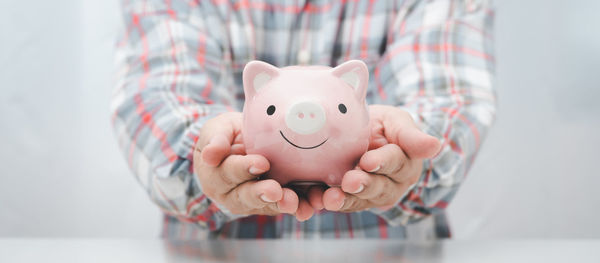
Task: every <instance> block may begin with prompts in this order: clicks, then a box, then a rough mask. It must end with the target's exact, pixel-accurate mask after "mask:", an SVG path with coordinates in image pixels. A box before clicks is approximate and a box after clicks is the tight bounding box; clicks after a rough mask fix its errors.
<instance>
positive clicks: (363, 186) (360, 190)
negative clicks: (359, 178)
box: [351, 184, 365, 194]
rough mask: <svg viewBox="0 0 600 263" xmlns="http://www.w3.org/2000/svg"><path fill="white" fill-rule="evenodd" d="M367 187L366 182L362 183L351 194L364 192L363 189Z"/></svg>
mask: <svg viewBox="0 0 600 263" xmlns="http://www.w3.org/2000/svg"><path fill="white" fill-rule="evenodd" d="M364 189H365V185H364V184H360V186H359V187H358V189H357V190H356V191H354V192H352V193H351V194H358V193H360V192H362V190H364Z"/></svg>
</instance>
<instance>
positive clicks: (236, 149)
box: [231, 133, 246, 155]
mask: <svg viewBox="0 0 600 263" xmlns="http://www.w3.org/2000/svg"><path fill="white" fill-rule="evenodd" d="M231 154H238V155H246V147H245V146H244V141H243V139H242V134H241V133H239V134H238V135H237V136H235V139H234V140H233V144H232V145H231Z"/></svg>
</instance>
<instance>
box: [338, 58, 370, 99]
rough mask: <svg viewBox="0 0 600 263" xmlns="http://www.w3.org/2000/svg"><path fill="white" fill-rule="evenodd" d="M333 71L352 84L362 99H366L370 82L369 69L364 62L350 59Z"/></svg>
mask: <svg viewBox="0 0 600 263" xmlns="http://www.w3.org/2000/svg"><path fill="white" fill-rule="evenodd" d="M331 73H332V74H333V75H334V76H336V77H338V78H340V79H341V80H342V81H344V82H346V83H347V84H348V85H350V87H352V88H353V89H354V93H355V94H356V96H357V97H358V98H359V99H360V100H364V99H365V96H366V95H367V85H368V84H369V69H368V68H367V65H366V64H365V63H364V62H362V61H360V60H350V61H348V62H345V63H343V64H341V65H338V66H337V67H335V68H333V69H331Z"/></svg>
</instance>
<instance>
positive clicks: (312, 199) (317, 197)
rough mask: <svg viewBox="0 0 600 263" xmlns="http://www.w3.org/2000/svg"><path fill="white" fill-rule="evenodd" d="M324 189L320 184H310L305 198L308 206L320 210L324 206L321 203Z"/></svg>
mask: <svg viewBox="0 0 600 263" xmlns="http://www.w3.org/2000/svg"><path fill="white" fill-rule="evenodd" d="M324 192H325V190H324V189H323V188H322V187H320V186H311V187H310V188H309V189H308V193H307V195H306V196H307V199H308V203H309V204H310V206H312V207H313V208H314V209H316V210H321V209H323V208H325V206H324V205H323V193H324Z"/></svg>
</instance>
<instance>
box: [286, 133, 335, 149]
mask: <svg viewBox="0 0 600 263" xmlns="http://www.w3.org/2000/svg"><path fill="white" fill-rule="evenodd" d="M279 134H281V137H283V139H284V140H285V141H286V142H288V143H289V144H291V145H292V146H294V147H296V148H299V149H304V150H309V149H314V148H317V147H319V146H321V145H323V144H324V143H325V142H327V140H329V138H327V139H325V140H324V141H323V142H321V143H319V144H317V145H315V146H309V147H302V146H298V145H296V144H294V143H293V142H291V141H290V140H289V139H288V138H286V137H285V135H283V132H282V131H279Z"/></svg>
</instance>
